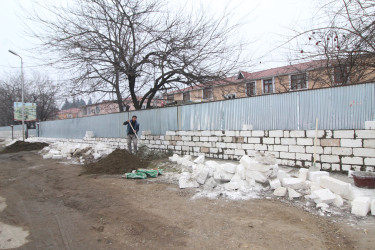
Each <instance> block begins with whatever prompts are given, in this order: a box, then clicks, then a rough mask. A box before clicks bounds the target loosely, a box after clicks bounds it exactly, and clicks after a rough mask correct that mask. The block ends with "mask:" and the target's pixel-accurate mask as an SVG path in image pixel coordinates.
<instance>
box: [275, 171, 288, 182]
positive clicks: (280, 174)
mask: <svg viewBox="0 0 375 250" xmlns="http://www.w3.org/2000/svg"><path fill="white" fill-rule="evenodd" d="M284 178H290V175H289V174H288V173H287V172H285V171H283V170H279V171H278V172H277V179H279V181H280V182H281V181H282V180H283V179H284Z"/></svg>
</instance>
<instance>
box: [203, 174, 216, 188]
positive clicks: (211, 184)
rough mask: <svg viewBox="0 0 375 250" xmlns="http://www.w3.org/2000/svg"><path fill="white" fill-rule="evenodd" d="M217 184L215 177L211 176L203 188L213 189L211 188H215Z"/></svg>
mask: <svg viewBox="0 0 375 250" xmlns="http://www.w3.org/2000/svg"><path fill="white" fill-rule="evenodd" d="M216 186H217V183H216V181H215V179H214V178H213V177H210V178H208V179H207V180H206V182H205V183H204V185H203V188H204V189H209V190H211V189H213V188H215V187H216Z"/></svg>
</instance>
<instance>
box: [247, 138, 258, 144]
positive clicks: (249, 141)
mask: <svg viewBox="0 0 375 250" xmlns="http://www.w3.org/2000/svg"><path fill="white" fill-rule="evenodd" d="M247 143H251V144H257V143H260V138H253V137H249V138H247Z"/></svg>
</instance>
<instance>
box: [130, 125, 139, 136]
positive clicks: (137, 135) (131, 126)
mask: <svg viewBox="0 0 375 250" xmlns="http://www.w3.org/2000/svg"><path fill="white" fill-rule="evenodd" d="M129 125H130V127H131V128H132V130H133V133H134V134H135V137H137V139H139V138H138V135H137V132H135V130H134V128H133V125H132V123H131V122H130V121H129Z"/></svg>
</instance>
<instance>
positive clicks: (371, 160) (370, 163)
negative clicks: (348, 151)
mask: <svg viewBox="0 0 375 250" xmlns="http://www.w3.org/2000/svg"><path fill="white" fill-rule="evenodd" d="M365 165H366V166H375V158H365Z"/></svg>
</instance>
